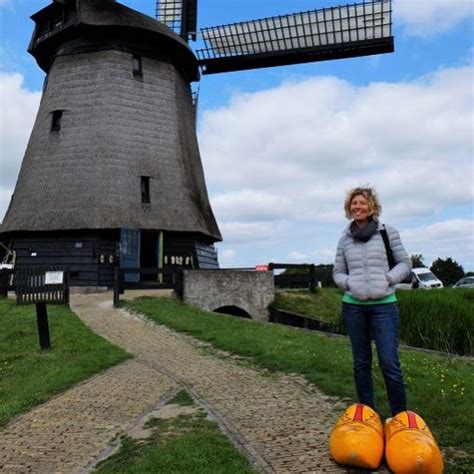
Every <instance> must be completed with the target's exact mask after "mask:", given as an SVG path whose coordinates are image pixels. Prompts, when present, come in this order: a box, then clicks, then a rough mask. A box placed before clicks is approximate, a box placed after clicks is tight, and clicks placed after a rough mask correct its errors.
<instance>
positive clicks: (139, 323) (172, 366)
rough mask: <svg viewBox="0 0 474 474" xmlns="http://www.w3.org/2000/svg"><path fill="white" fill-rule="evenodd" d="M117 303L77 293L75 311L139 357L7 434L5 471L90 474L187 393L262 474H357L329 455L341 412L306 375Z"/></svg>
mask: <svg viewBox="0 0 474 474" xmlns="http://www.w3.org/2000/svg"><path fill="white" fill-rule="evenodd" d="M111 300H112V296H111V294H110V293H105V294H98V295H97V294H95V295H76V296H73V297H72V299H71V308H72V310H73V311H74V312H75V313H76V314H77V315H78V316H79V317H80V318H81V319H82V320H83V321H84V322H85V323H86V324H87V325H88V326H90V327H91V328H92V329H93V330H94V331H95V332H96V333H98V334H100V335H102V336H103V337H105V338H106V339H108V340H110V341H111V342H112V343H114V344H116V345H118V346H121V347H123V348H124V349H126V350H127V351H129V352H130V353H132V354H133V355H134V356H135V357H134V359H133V360H130V361H127V362H125V363H123V364H120V365H119V366H117V367H114V368H112V369H110V370H108V371H106V372H104V373H103V374H101V375H98V376H95V377H92V378H91V379H89V380H87V381H85V382H83V383H82V384H79V385H78V386H76V387H74V388H72V389H70V390H68V391H66V392H65V393H63V394H61V395H59V396H57V397H55V398H54V399H52V400H51V401H49V402H48V403H46V404H44V405H41V406H40V407H38V408H36V409H34V410H33V411H31V412H29V413H27V414H26V415H24V416H22V417H21V418H19V419H18V420H16V421H14V422H13V423H11V424H9V425H8V426H7V427H6V428H5V429H4V430H2V431H0V471H4V472H37V473H53V472H64V473H75V472H78V473H79V472H89V471H90V469H91V468H92V467H93V466H94V464H95V463H96V462H97V461H98V460H99V459H101V458H103V457H104V456H106V455H107V453H108V452H109V451H110V446H111V443H112V442H113V440H114V438H116V437H117V435H119V434H121V433H124V432H128V431H130V430H131V429H133V428H134V427H136V426H137V425H139V423H140V421H141V420H143V418H144V417H145V416H146V414H147V413H149V412H151V411H153V410H155V409H157V408H158V407H159V406H160V405H163V404H164V403H165V402H166V401H167V400H168V399H169V398H171V396H172V394H174V393H176V391H177V390H178V389H179V388H182V387H184V388H186V389H188V391H189V392H190V393H191V394H192V395H193V396H194V398H195V399H196V401H197V403H198V404H201V405H202V406H203V407H204V408H205V409H206V410H207V411H208V413H210V415H211V416H212V417H213V418H214V419H215V420H216V421H217V422H218V423H219V424H220V426H221V428H222V429H223V431H224V432H225V433H226V434H227V435H228V436H229V437H230V438H231V439H232V441H233V442H234V444H235V445H236V446H237V447H238V448H239V449H241V451H243V452H244V453H245V455H246V456H247V457H248V458H249V459H250V460H251V461H252V463H253V464H254V466H255V467H256V468H257V469H258V470H259V471H261V472H277V473H286V472H288V473H289V472H313V473H319V472H347V471H346V470H343V469H341V468H340V467H338V466H337V465H336V464H335V463H333V462H332V461H331V460H330V458H329V453H328V435H329V432H330V430H331V427H332V426H333V424H334V422H335V420H336V417H337V415H336V413H335V411H334V409H333V408H334V407H333V404H332V403H331V401H330V400H328V399H327V398H326V397H324V396H323V395H322V394H320V393H319V392H318V390H317V389H315V388H314V387H312V386H311V385H309V384H307V383H306V382H305V381H304V380H303V379H301V378H299V377H297V376H292V375H275V374H270V373H268V372H266V371H264V370H259V369H255V368H249V367H247V366H245V364H242V363H239V359H235V358H233V357H232V356H230V355H227V354H224V353H220V352H216V351H213V350H210V348H209V346H207V345H206V344H203V343H200V342H199V341H196V340H195V339H193V338H191V337H189V336H185V335H181V334H177V333H175V332H173V331H171V330H169V329H167V328H165V327H163V326H158V325H155V324H154V323H150V322H148V321H146V320H145V319H143V318H141V317H140V316H137V315H131V314H129V313H127V312H126V311H124V310H116V309H113V308H112V304H111ZM338 411H340V409H339V410H338ZM359 472H360V471H359Z"/></svg>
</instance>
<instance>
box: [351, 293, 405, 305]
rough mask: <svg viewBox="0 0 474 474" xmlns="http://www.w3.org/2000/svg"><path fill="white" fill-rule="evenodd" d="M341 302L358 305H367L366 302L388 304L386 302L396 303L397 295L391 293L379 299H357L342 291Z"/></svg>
mask: <svg viewBox="0 0 474 474" xmlns="http://www.w3.org/2000/svg"><path fill="white" fill-rule="evenodd" d="M342 302H343V303H350V304H360V305H368V304H388V303H396V302H397V297H396V296H395V294H393V295H388V296H386V297H385V298H380V299H379V300H365V301H362V300H358V299H356V298H354V297H353V296H351V295H349V294H347V293H344V296H343V297H342Z"/></svg>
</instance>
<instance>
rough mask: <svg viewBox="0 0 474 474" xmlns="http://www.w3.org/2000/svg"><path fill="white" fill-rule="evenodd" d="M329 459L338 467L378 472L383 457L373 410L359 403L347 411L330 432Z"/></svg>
mask: <svg viewBox="0 0 474 474" xmlns="http://www.w3.org/2000/svg"><path fill="white" fill-rule="evenodd" d="M329 445H330V450H331V456H332V457H333V458H334V460H335V461H336V462H338V463H340V464H347V465H350V466H356V467H364V468H366V469H377V467H379V466H380V463H381V461H382V456H383V426H382V422H381V421H380V417H379V416H378V415H377V413H375V411H374V410H372V408H370V407H369V406H367V405H363V404H362V403H357V404H354V405H351V406H350V407H348V408H347V409H346V410H345V411H344V413H343V414H342V415H341V416H340V418H339V420H338V421H337V423H336V426H335V427H334V429H333V430H332V433H331V436H330V439H329Z"/></svg>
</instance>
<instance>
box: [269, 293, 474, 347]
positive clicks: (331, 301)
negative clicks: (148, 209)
mask: <svg viewBox="0 0 474 474" xmlns="http://www.w3.org/2000/svg"><path fill="white" fill-rule="evenodd" d="M341 297H342V292H341V291H340V290H338V289H336V288H324V289H319V290H318V291H317V292H316V293H310V292H309V291H306V290H292V291H284V292H278V293H277V295H276V298H275V301H274V303H273V305H272V306H273V307H275V308H279V309H283V310H286V311H290V312H294V313H297V314H302V315H305V316H308V317H310V318H314V319H318V320H321V321H324V322H328V323H331V324H332V325H333V327H334V328H335V329H336V330H337V332H341V331H342V324H341V318H340V312H341ZM397 298H398V301H399V307H400V319H401V324H400V341H401V342H402V343H403V344H406V345H409V346H415V347H422V348H425V349H433V350H437V351H443V352H452V353H458V354H462V355H472V354H473V350H474V341H473V338H474V290H469V289H466V290H459V289H450V288H446V289H443V290H431V291H427V290H416V291H406V290H405V291H403V290H400V291H397Z"/></svg>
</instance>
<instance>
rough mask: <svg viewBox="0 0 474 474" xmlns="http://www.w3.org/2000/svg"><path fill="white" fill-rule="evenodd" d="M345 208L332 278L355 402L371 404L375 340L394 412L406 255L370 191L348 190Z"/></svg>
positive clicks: (400, 404) (398, 403)
mask: <svg viewBox="0 0 474 474" xmlns="http://www.w3.org/2000/svg"><path fill="white" fill-rule="evenodd" d="M344 209H345V212H346V217H347V218H348V219H352V222H351V223H350V224H349V226H348V227H347V228H346V229H345V231H344V232H343V235H342V237H341V238H340V240H339V243H338V246H337V252H336V261H335V264H334V271H333V278H334V281H335V283H336V285H337V286H338V287H339V288H341V289H343V290H344V291H345V293H344V297H343V299H342V319H343V322H344V325H345V328H346V331H347V333H348V335H349V338H350V341H351V346H352V357H353V363H354V379H355V385H356V390H357V396H358V398H359V402H360V403H364V404H365V405H369V406H370V407H372V408H375V404H374V389H373V383H372V347H371V342H370V341H371V339H374V340H375V345H376V348H377V356H378V359H379V365H380V367H381V369H382V373H383V377H384V380H385V386H386V388H387V395H388V400H389V402H390V408H391V410H392V415H393V416H395V415H396V414H397V413H399V412H401V411H405V410H406V409H407V407H406V395H405V386H404V384H403V376H402V371H401V368H400V361H399V359H398V324H399V313H398V306H397V303H396V301H397V299H396V297H395V288H394V285H395V284H396V283H399V282H401V281H402V280H404V279H405V278H406V277H407V276H408V275H409V274H410V270H411V263H410V258H409V257H408V255H407V253H406V251H405V249H404V247H403V245H402V242H401V240H400V235H399V233H398V231H397V230H395V229H394V228H393V227H389V226H384V225H383V224H381V223H380V222H379V220H378V217H379V215H380V213H381V210H382V207H381V205H380V203H379V200H378V198H377V194H376V192H375V190H374V189H372V188H355V189H352V190H350V191H349V192H348V194H347V196H346V200H345V203H344ZM384 227H385V229H386V231H387V234H388V240H389V242H390V247H391V249H392V252H393V257H394V260H395V266H394V267H393V268H392V269H390V268H389V264H388V260H387V252H386V248H385V245H384V241H383V238H382V235H381V233H380V231H381V230H382V229H383V228H384Z"/></svg>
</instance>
